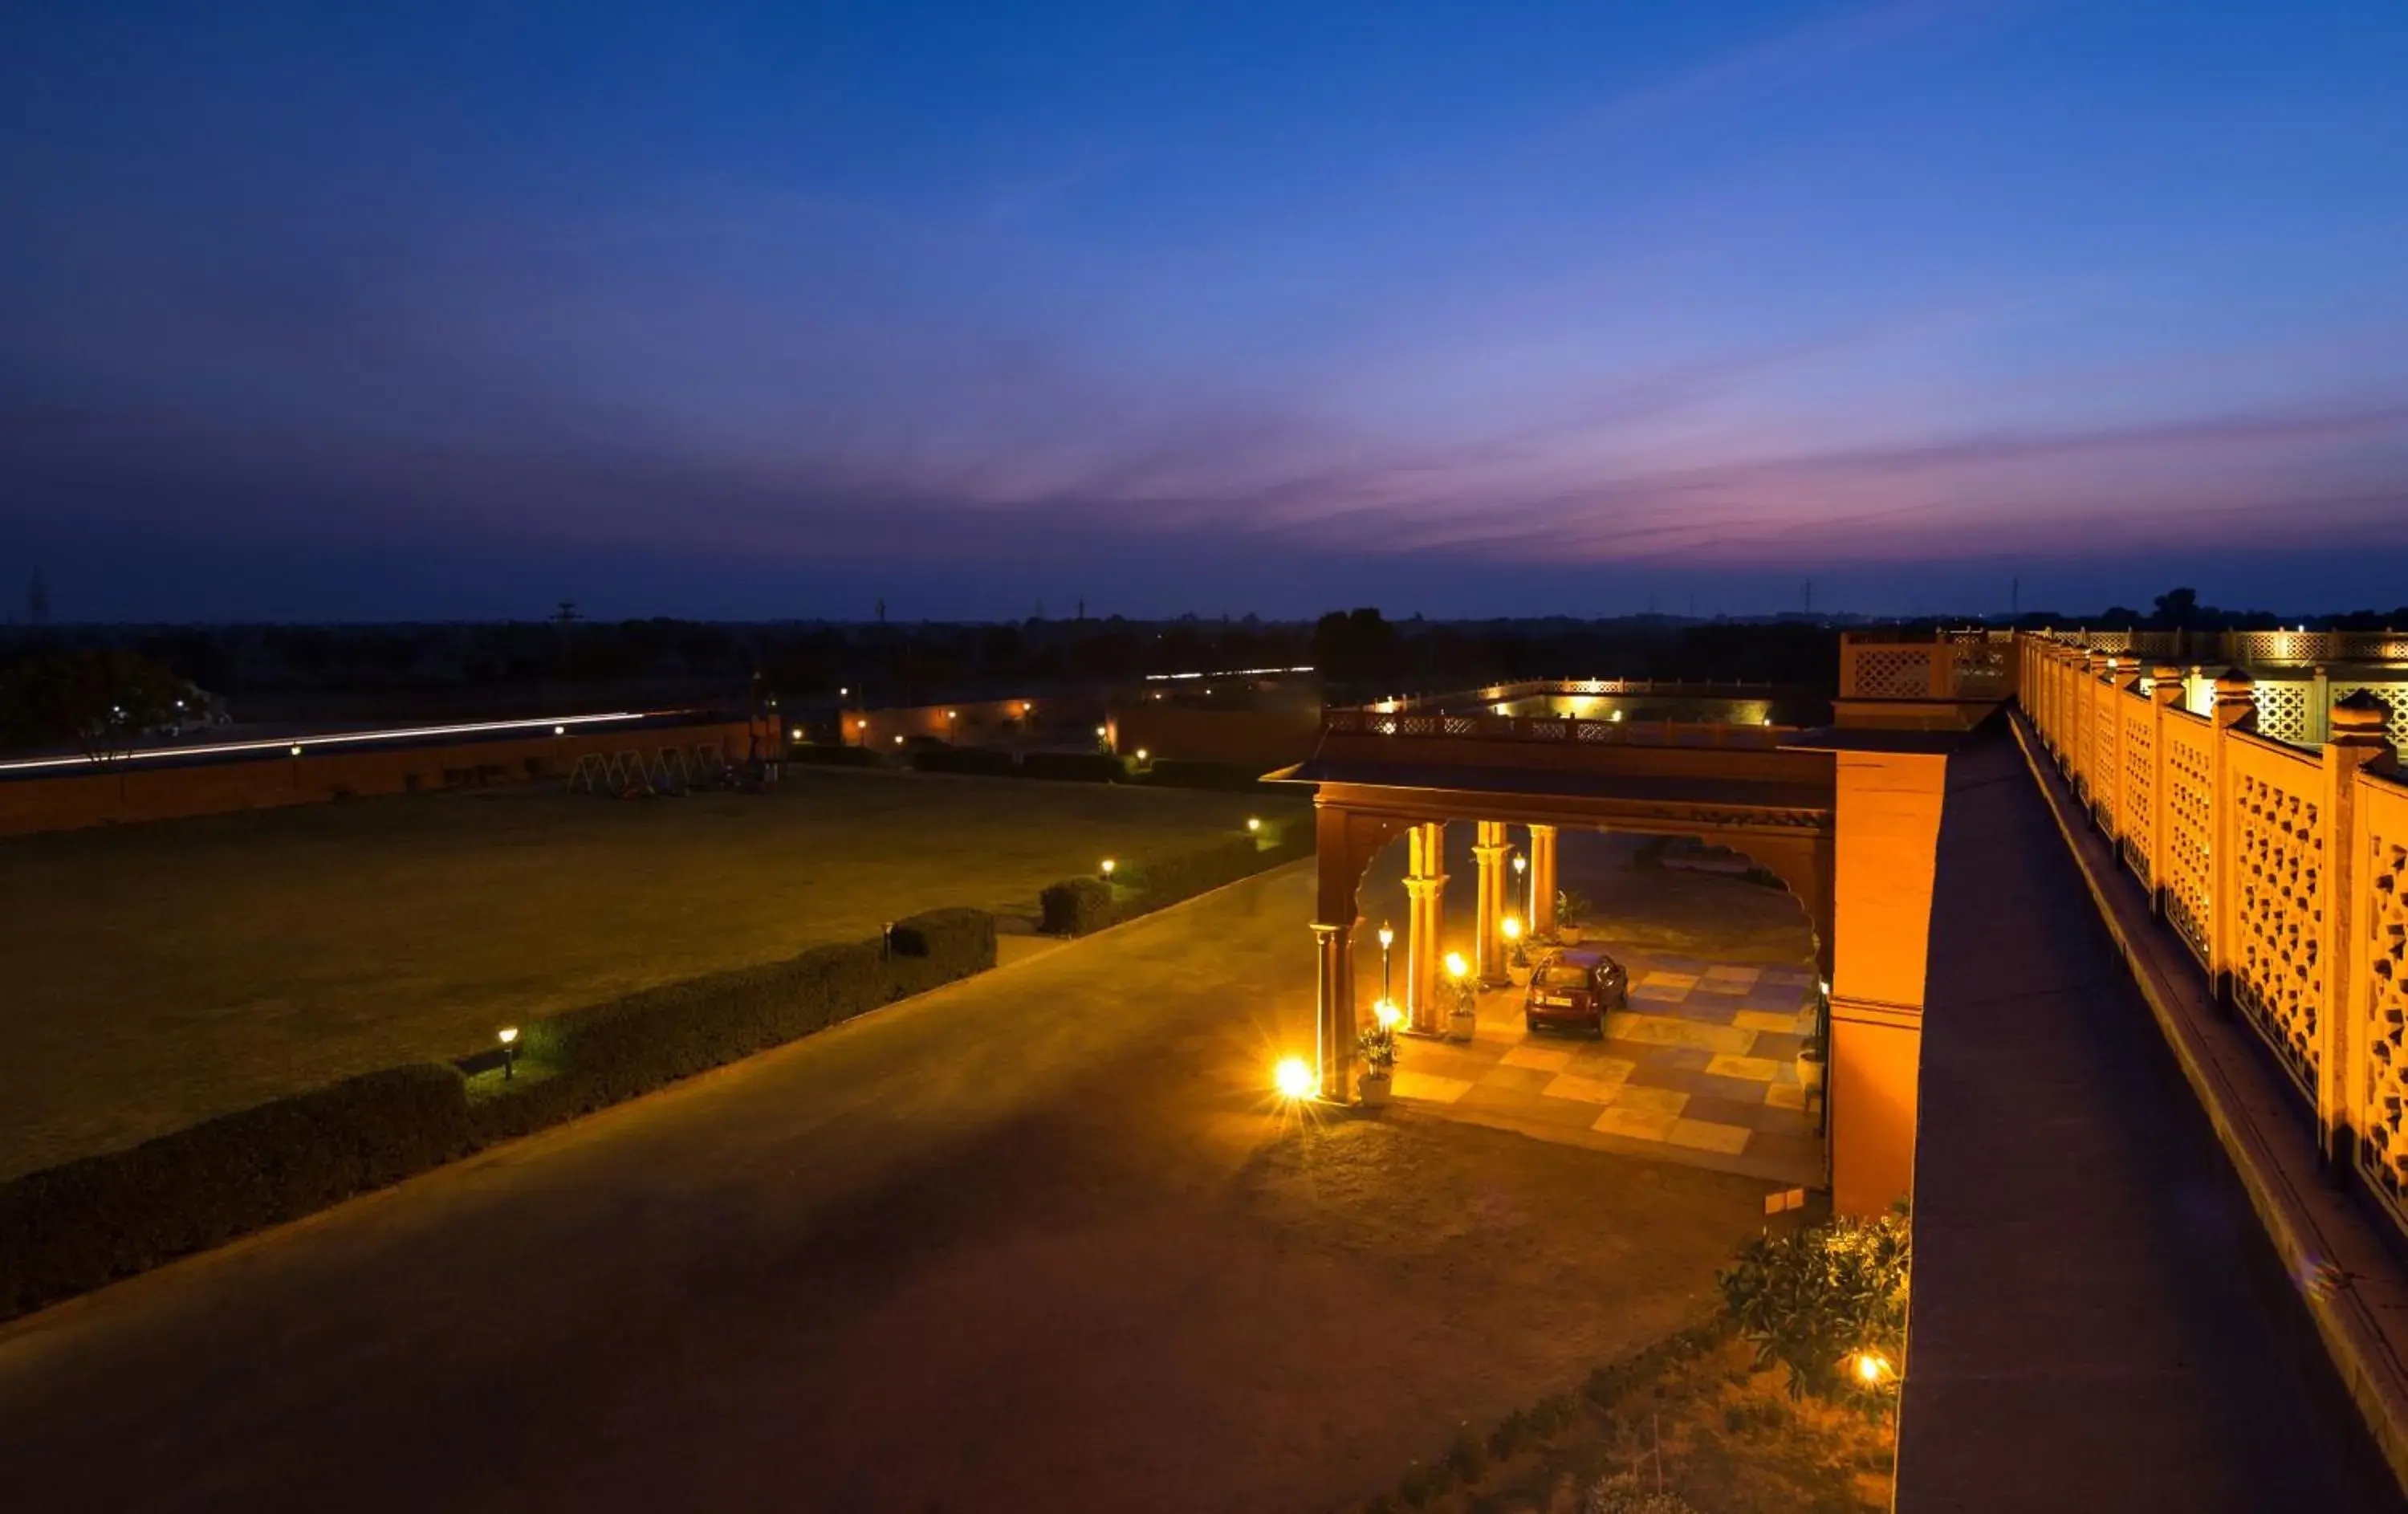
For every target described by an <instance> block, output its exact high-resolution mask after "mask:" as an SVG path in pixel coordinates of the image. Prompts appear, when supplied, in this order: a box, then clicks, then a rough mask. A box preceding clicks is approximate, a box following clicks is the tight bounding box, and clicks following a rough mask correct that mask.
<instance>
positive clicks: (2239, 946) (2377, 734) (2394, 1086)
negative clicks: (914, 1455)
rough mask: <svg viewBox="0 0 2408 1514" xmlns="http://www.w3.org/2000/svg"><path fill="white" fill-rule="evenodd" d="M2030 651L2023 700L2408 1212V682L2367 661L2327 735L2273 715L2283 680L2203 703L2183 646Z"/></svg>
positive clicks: (2196, 939) (2048, 642)
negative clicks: (2180, 650) (2278, 734)
mask: <svg viewBox="0 0 2408 1514" xmlns="http://www.w3.org/2000/svg"><path fill="white" fill-rule="evenodd" d="M2251 634H2265V635H2286V636H2298V635H2300V633H2296V632H2284V633H2251ZM2307 634H2309V635H2315V634H2317V633H2307ZM2018 656H2019V659H2020V661H2021V663H2022V683H2021V686H2022V690H2023V693H2022V699H2021V703H2022V706H2023V709H2024V712H2025V714H2027V715H2028V717H2029V718H2030V719H2031V722H2032V724H2033V727H2034V728H2036V729H2037V730H2038V731H2039V732H2040V734H2041V737H2042V741H2043V742H2044V743H2045V744H2046V745H2047V747H2048V749H2049V751H2050V752H2051V753H2052V754H2053V755H2054V756H2055V757H2056V759H2057V764H2058V766H2059V767H2060V768H2062V769H2063V770H2064V771H2065V774H2066V776H2067V778H2068V780H2069V781H2070V782H2071V784H2072V786H2073V787H2074V790H2075V792H2076V793H2077V794H2078V795H2079V796H2080V797H2081V798H2082V800H2083V801H2084V802H2085V804H2086V805H2087V806H2088V808H2089V811H2090V814H2091V816H2092V818H2093V820H2094V821H2095V822H2096V823H2097V824H2098V826H2099V828H2100V830H2101V831H2103V832H2104V833H2105V834H2106V835H2107V836H2108V837H2109V838H2111V839H2112V840H2113V841H2114V843H2115V844H2116V847H2117V850H2118V852H2119V854H2120V855H2121V857H2122V858H2123V860H2124V864H2125V866H2126V867H2127V868H2128V869H2129V870H2130V872H2132V873H2133V875H2134V876H2135V877H2137V878H2138V879H2139V880H2140V881H2141V883H2142V884H2143V886H2145V887H2148V888H2149V889H2150V890H2151V891H2152V893H2153V895H2154V897H2155V899H2156V901H2157V907H2158V909H2159V911H2160V913H2161V914H2162V915H2163V916H2164V917H2165V919H2166V920H2167V922H2168V923H2169V924H2171V926H2172V927H2173V929H2174V930H2175V932H2176V934H2177V935H2179V936H2180V937H2181V939H2182V940H2183V942H2184V943H2185V944H2186V945H2188V947H2189V948H2190V951H2191V953H2192V955H2193V956H2194V957H2196V958H2197V959H2198V961H2199V964H2200V970H2201V971H2202V972H2203V973H2206V974H2208V976H2209V978H2210V979H2211V981H2212V982H2213V983H2214V986H2215V988H2216V991H2217V993H2218V994H2219V996H2220V997H2222V998H2224V999H2225V1000H2227V1001H2228V1002H2229V1003H2230V1004H2231V1005H2232V1007H2233V1009H2234V1010H2235V1011H2236V1012H2237V1013H2238V1014H2239V1015H2241V1016H2242V1017H2243V1018H2244V1019H2245V1020H2246V1022H2247V1023H2248V1024H2249V1025H2250V1026H2251V1028H2252V1029H2254V1030H2255V1031H2257V1035H2258V1037H2259V1039H2260V1040H2262V1041H2263V1042H2264V1043H2265V1045H2266V1046H2267V1048H2268V1050H2269V1052H2270V1054H2271V1055H2272V1058H2273V1060H2274V1061H2275V1062H2276V1063H2277V1064H2278V1065H2279V1066H2281V1067H2282V1069H2283V1070H2284V1072H2285V1073H2286V1074H2287V1075H2288V1076H2289V1078H2290V1081H2291V1083H2292V1085H2293V1087H2294V1088H2295V1089H2297V1090H2298V1092H2299V1095H2300V1117H2301V1118H2303V1119H2309V1120H2312V1121H2313V1122H2314V1123H2315V1128H2316V1132H2317V1134H2318V1137H2319V1140H2320V1143H2321V1145H2322V1147H2323V1149H2324V1150H2325V1151H2326V1152H2327V1154H2328V1155H2329V1156H2330V1157H2331V1158H2333V1159H2334V1160H2335V1161H2349V1162H2354V1163H2355V1164H2356V1166H2357V1168H2358V1172H2359V1173H2360V1175H2362V1176H2363V1177H2364V1178H2365V1180H2366V1182H2367V1185H2368V1187H2369V1188H2370V1189H2371V1190H2372V1191H2373V1192H2375V1193H2376V1194H2377V1195H2378V1196H2380V1197H2381V1198H2382V1199H2383V1200H2384V1201H2385V1202H2386V1204H2388V1206H2389V1207H2390V1210H2391V1213H2392V1218H2394V1220H2395V1221H2398V1222H2401V1223H2402V1225H2403V1228H2408V786H2402V785H2401V782H2400V781H2399V778H2398V775H2397V752H2396V746H2395V743H2396V742H2397V741H2398V739H2399V733H2400V731H2401V716H2402V714H2408V682H2401V683H2373V684H2370V683H2369V682H2368V681H2367V680H2363V679H2360V680H2356V681H2353V683H2352V685H2349V686H2348V692H2346V693H2343V694H2340V695H2337V696H2336V697H2335V699H2334V701H2333V702H2332V704H2331V705H2330V706H2329V708H2328V709H2327V710H2326V711H2325V712H2324V724H2325V726H2326V728H2327V736H2326V739H2325V740H2324V741H2323V743H2321V744H2320V745H2319V746H2318V747H2316V748H2315V749H2314V750H2308V749H2304V748H2303V747H2302V746H2300V745H2299V744H2295V743H2293V742H2291V741H2289V740H2276V739H2273V738H2272V737H2271V736H2270V735H2268V734H2267V733H2265V732H2264V731H2263V730H2262V729H2261V726H2262V724H2263V723H2264V716H2265V714H2266V713H2267V712H2266V707H2265V705H2264V704H2263V703H2262V702H2261V693H2262V691H2263V689H2264V687H2265V685H2263V684H2261V683H2259V682H2257V681H2256V680H2253V679H2252V678H2250V677H2249V676H2248V675H2246V674H2243V673H2238V672H2233V673H2228V674H2226V675H2225V676H2223V677H2221V678H2218V679H2216V680H2214V683H2213V687H2212V692H2211V695H2210V698H2209V699H2208V701H2207V703H2206V713H2205V714H2198V713H2194V711H2195V709H2196V706H2197V699H2196V693H2195V690H2196V681H2195V679H2194V678H2192V677H2190V676H2188V675H2186V674H2185V672H2184V671H2183V670H2181V669H2179V668H2176V667H2174V666H2172V665H2171V664H2165V663H2159V664H2155V665H2151V666H2143V665H2140V664H2138V663H2136V661H2135V659H2134V658H2132V657H2131V656H2128V655H2125V654H2124V653H2122V652H2121V651H2114V650H2108V649H2103V648H2092V647H2085V646H2081V645H2077V644H2074V643H2072V642H2070V641H2068V640H2066V639H2063V638H2058V637H2041V636H2032V637H2026V638H2024V639H2023V641H2022V643H2021V645H2020V647H2019V649H2018ZM2276 718H2277V721H2278V722H2279V723H2284V724H2286V725H2287V724H2289V723H2292V722H2294V721H2296V720H2297V718H2298V716H2297V715H2296V714H2295V713H2294V712H2292V711H2290V710H2288V709H2287V708H2286V709H2283V710H2280V711H2278V713H2277V715H2276Z"/></svg>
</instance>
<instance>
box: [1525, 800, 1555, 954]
mask: <svg viewBox="0 0 2408 1514" xmlns="http://www.w3.org/2000/svg"><path fill="white" fill-rule="evenodd" d="M1530 937H1531V939H1532V940H1534V941H1554V940H1555V939H1556V931H1555V827H1553V826H1532V827H1531V828H1530Z"/></svg>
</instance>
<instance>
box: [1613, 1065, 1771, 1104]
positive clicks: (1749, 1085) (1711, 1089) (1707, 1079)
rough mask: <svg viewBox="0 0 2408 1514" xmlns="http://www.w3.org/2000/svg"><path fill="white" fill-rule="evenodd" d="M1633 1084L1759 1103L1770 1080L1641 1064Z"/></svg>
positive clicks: (1631, 1078)
mask: <svg viewBox="0 0 2408 1514" xmlns="http://www.w3.org/2000/svg"><path fill="white" fill-rule="evenodd" d="M1630 1082H1631V1084H1632V1086H1633V1087H1636V1088H1646V1089H1672V1090H1673V1091H1675V1092H1678V1093H1686V1094H1689V1095H1692V1096H1693V1097H1696V1098H1700V1099H1727V1100H1729V1101H1730V1102H1732V1103H1744V1104H1760V1103H1764V1090H1765V1089H1769V1088H1771V1087H1772V1085H1771V1084H1770V1083H1758V1082H1756V1081H1755V1080H1754V1079H1751V1078H1744V1077H1721V1076H1718V1075H1716V1074H1713V1073H1709V1072H1706V1071H1704V1070H1703V1069H1684V1068H1677V1067H1641V1068H1640V1069H1639V1071H1637V1072H1636V1073H1633V1074H1630Z"/></svg>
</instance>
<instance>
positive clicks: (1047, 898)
mask: <svg viewBox="0 0 2408 1514" xmlns="http://www.w3.org/2000/svg"><path fill="white" fill-rule="evenodd" d="M1311 854H1312V828H1311V827H1309V826H1297V827H1293V828H1291V827H1279V828H1277V829H1275V830H1274V831H1273V832H1272V835H1271V839H1270V844H1269V845H1262V844H1257V843H1256V842H1255V840H1254V837H1252V836H1232V837H1230V838H1229V839H1228V840H1226V841H1224V842H1217V843H1215V844H1212V845H1211V846H1208V847H1205V848H1204V849H1202V850H1201V851H1195V852H1187V853H1184V854H1183V855H1181V856H1178V857H1174V858H1165V859H1163V860H1160V861H1152V862H1144V861H1141V862H1138V863H1135V864H1133V865H1131V866H1129V867H1127V868H1125V869H1124V870H1123V872H1122V877H1123V879H1124V881H1123V882H1121V883H1119V884H1117V885H1115V884H1107V883H1105V882H1104V881H1103V880H1102V879H1101V878H1067V879H1064V880H1063V881H1062V882H1060V883H1057V884H1054V885H1052V886H1051V887H1047V888H1046V889H1045V891H1044V892H1043V893H1041V894H1039V896H1038V902H1039V905H1040V907H1041V909H1042V911H1043V915H1044V919H1043V922H1042V925H1041V927H1040V929H1042V930H1044V931H1045V932H1046V933H1047V934H1049V935H1061V936H1083V935H1086V934H1088V933H1089V932H1090V931H1095V930H1102V929H1103V928H1104V927H1106V926H1109V925H1118V924H1120V923H1121V922H1122V921H1123V920H1133V919H1135V918H1137V917H1138V916H1140V915H1150V914H1152V913H1153V912H1154V911H1155V910H1158V909H1163V908H1166V907H1167V906H1168V905H1172V904H1176V903H1178V902H1179V901H1182V900H1184V899H1193V898H1195V897H1196V896H1197V894H1200V893H1205V892H1207V891H1209V890H1211V889H1214V888H1218V887H1221V886H1222V885H1224V884H1230V883H1235V882H1237V881H1238V880H1239V879H1240V878H1244V877H1249V876H1252V875H1253V874H1254V873H1257V872H1262V871H1264V870H1265V869H1267V868H1273V867H1277V866H1278V865H1279V864H1281V863H1283V862H1290V861H1294V860H1295V859H1296V858H1299V857H1307V856H1310V855H1311Z"/></svg>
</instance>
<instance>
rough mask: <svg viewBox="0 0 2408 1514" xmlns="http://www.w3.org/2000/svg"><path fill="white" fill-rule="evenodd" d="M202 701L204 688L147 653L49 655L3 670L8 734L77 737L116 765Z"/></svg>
mask: <svg viewBox="0 0 2408 1514" xmlns="http://www.w3.org/2000/svg"><path fill="white" fill-rule="evenodd" d="M199 699H200V693H199V691H198V690H196V689H194V688H193V686H192V685H189V684H187V683H185V682H184V681H183V680H182V679H180V678H178V677H177V676H176V675H175V674H174V673H172V672H169V671H168V670H166V669H165V667H163V666H161V665H160V664H158V663H156V662H153V661H152V660H150V658H149V657H146V656H142V655H141V654H139V653H136V652H128V651H125V650H124V649H122V648H121V647H87V648H84V649H81V650H79V651H73V652H50V653H44V654H41V655H40V656H33V657H28V658H26V659H25V660H24V661H22V662H20V663H18V664H16V665H15V666H13V667H11V668H9V669H8V670H7V671H6V672H5V673H0V735H4V736H5V737H6V738H7V740H8V741H9V742H11V743H16V744H21V745H29V746H30V745H40V744H45V743H69V742H71V743H74V744H75V745H76V746H77V747H78V748H79V749H80V750H81V751H82V752H83V754H84V756H86V757H90V758H92V759H93V761H94V762H108V761H112V760H114V759H116V758H118V757H122V756H124V755H125V753H126V752H127V751H128V750H129V749H130V748H131V747H132V746H133V744H134V742H135V739H136V737H138V736H140V735H141V734H142V733H143V732H144V731H146V730H154V729H156V728H159V727H162V726H165V725H167V724H168V723H169V722H171V721H173V720H174V719H175V718H176V715H177V713H178V711H179V709H185V708H192V707H193V706H195V705H196V704H197V703H198V701H199Z"/></svg>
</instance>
